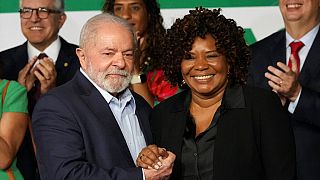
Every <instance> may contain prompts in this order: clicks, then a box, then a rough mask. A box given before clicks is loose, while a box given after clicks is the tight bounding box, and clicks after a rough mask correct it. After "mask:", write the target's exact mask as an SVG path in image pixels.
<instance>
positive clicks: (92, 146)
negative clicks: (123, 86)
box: [32, 72, 152, 180]
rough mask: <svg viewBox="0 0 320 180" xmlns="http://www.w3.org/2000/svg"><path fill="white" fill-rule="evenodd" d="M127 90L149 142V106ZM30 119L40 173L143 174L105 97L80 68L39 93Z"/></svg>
mask: <svg viewBox="0 0 320 180" xmlns="http://www.w3.org/2000/svg"><path fill="white" fill-rule="evenodd" d="M132 94H133V96H134V98H135V103H136V112H135V114H136V115H137V117H138V120H139V123H140V128H141V130H142V132H143V134H144V137H145V140H146V143H147V144H149V143H151V141H152V137H151V131H150V125H149V114H150V111H151V107H150V106H149V105H148V103H147V102H146V101H145V100H144V99H143V98H142V97H141V96H139V95H137V94H136V93H134V92H132ZM32 125H33V132H34V138H35V143H36V148H37V160H38V165H39V170H40V176H41V179H45V180H50V179H61V180H62V179H75V180H80V179H81V180H85V179H88V180H89V179H90V180H91V179H92V180H93V179H94V180H111V179H112V180H116V179H117V180H128V179H130V180H131V179H132V180H142V170H141V168H137V167H136V165H135V163H134V161H133V159H132V157H131V154H130V151H129V149H128V147H127V144H126V141H125V139H124V137H123V135H122V133H121V130H120V127H119V126H118V124H117V121H116V119H115V117H114V115H113V113H112V111H111V109H110V107H109V105H108V103H107V102H106V101H105V99H104V98H103V96H102V95H101V94H100V92H99V91H98V90H97V89H96V88H95V87H94V86H93V84H92V83H91V82H89V81H88V79H87V78H86V77H84V75H83V74H82V73H80V72H78V73H77V74H76V75H75V77H74V78H73V79H72V80H71V81H70V82H68V83H66V84H64V85H62V86H60V87H57V88H55V89H54V90H52V91H49V92H48V93H46V94H45V95H44V96H42V97H41V98H40V100H39V101H38V103H37V105H36V107H35V109H34V112H33V115H32Z"/></svg>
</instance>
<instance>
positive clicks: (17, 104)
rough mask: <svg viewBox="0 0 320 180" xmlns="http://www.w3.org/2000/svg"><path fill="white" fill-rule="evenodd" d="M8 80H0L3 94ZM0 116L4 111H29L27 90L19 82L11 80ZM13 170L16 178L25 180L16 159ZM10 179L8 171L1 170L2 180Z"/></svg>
mask: <svg viewBox="0 0 320 180" xmlns="http://www.w3.org/2000/svg"><path fill="white" fill-rule="evenodd" d="M6 83H7V80H5V79H4V80H2V81H1V82H0V91H1V95H2V92H3V89H4V87H5V86H6ZM0 101H1V103H0V106H1V108H0V117H2V113H3V112H23V113H28V109H27V108H28V107H27V105H28V99H27V91H26V89H25V88H24V87H23V86H21V85H20V84H19V83H17V82H15V81H11V82H10V84H9V87H8V89H7V93H6V96H5V98H4V107H3V108H2V98H1V99H0ZM10 168H11V170H12V172H13V175H14V178H15V180H23V176H22V174H21V173H20V171H19V170H18V168H17V166H16V159H15V160H14V161H13V162H12V164H11V167H10ZM7 179H9V177H8V175H7V172H6V171H3V170H0V180H7Z"/></svg>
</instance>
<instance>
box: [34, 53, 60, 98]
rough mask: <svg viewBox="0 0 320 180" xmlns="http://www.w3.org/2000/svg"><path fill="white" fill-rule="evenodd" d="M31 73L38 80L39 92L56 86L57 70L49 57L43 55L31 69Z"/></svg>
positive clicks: (42, 92) (44, 91)
mask: <svg viewBox="0 0 320 180" xmlns="http://www.w3.org/2000/svg"><path fill="white" fill-rule="evenodd" d="M32 74H33V75H34V76H35V77H36V78H37V79H38V80H39V81H40V84H41V88H40V91H41V94H44V93H46V92H47V91H49V90H50V89H52V88H54V87H55V86H56V79H57V71H56V68H55V66H54V64H53V61H52V59H51V58H48V57H44V58H43V59H41V60H39V64H37V65H36V67H35V68H34V69H33V70H32Z"/></svg>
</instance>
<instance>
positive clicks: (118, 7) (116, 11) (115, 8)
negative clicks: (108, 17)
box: [113, 6, 122, 14]
mask: <svg viewBox="0 0 320 180" xmlns="http://www.w3.org/2000/svg"><path fill="white" fill-rule="evenodd" d="M113 11H114V13H115V14H117V13H119V12H121V11H122V7H121V6H115V7H114V8H113Z"/></svg>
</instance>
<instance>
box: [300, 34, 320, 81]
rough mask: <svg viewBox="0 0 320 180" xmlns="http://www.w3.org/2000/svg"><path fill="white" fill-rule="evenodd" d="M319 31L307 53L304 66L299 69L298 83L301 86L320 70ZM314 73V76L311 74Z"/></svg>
mask: <svg viewBox="0 0 320 180" xmlns="http://www.w3.org/2000/svg"><path fill="white" fill-rule="evenodd" d="M319 42H320V31H318V33H317V36H316V38H315V39H314V41H313V43H312V46H311V48H310V50H309V53H308V55H307V57H306V60H305V62H304V65H303V67H302V69H301V72H300V76H299V81H300V83H302V84H303V85H306V84H307V82H308V80H309V79H310V77H312V76H315V75H316V73H318V71H319V69H320V67H319V66H320V56H319V52H320V43H319ZM313 73H314V74H313Z"/></svg>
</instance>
